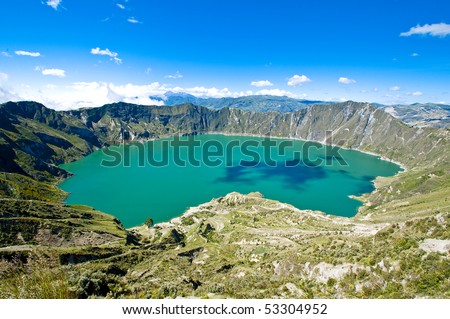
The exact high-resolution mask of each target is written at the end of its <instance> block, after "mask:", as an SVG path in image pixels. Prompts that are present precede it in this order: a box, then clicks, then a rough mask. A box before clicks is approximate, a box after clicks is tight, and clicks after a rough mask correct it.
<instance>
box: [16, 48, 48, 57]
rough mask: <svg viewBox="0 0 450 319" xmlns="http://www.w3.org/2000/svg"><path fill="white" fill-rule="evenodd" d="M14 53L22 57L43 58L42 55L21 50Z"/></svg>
mask: <svg viewBox="0 0 450 319" xmlns="http://www.w3.org/2000/svg"><path fill="white" fill-rule="evenodd" d="M14 53H15V54H16V55H22V56H31V57H34V58H35V57H38V56H41V54H40V53H39V52H29V51H23V50H19V51H14Z"/></svg>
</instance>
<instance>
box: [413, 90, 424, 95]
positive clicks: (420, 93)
mask: <svg viewBox="0 0 450 319" xmlns="http://www.w3.org/2000/svg"><path fill="white" fill-rule="evenodd" d="M412 95H413V96H422V95H423V93H422V92H420V91H416V92H413V93H412Z"/></svg>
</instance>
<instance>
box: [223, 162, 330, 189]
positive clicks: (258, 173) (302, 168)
mask: <svg viewBox="0 0 450 319" xmlns="http://www.w3.org/2000/svg"><path fill="white" fill-rule="evenodd" d="M285 164H286V162H278V163H277V165H276V166H269V165H266V164H264V163H259V162H250V161H246V162H242V165H235V166H230V167H226V168H225V176H224V177H220V178H217V179H216V180H215V182H217V183H245V184H251V185H254V184H256V183H257V182H258V180H268V179H274V178H275V179H279V178H281V179H282V181H283V183H285V184H286V187H289V188H292V189H297V190H301V189H304V186H303V184H304V183H306V182H308V181H311V180H317V179H323V178H325V177H326V175H327V172H326V169H325V168H324V167H322V166H306V165H305V164H302V163H301V162H300V161H299V162H297V163H294V162H293V161H292V163H289V165H290V166H287V165H285ZM294 164H295V165H294Z"/></svg>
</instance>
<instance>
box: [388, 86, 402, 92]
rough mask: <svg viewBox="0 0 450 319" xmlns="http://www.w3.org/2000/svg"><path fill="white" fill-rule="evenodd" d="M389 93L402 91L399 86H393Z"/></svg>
mask: <svg viewBox="0 0 450 319" xmlns="http://www.w3.org/2000/svg"><path fill="white" fill-rule="evenodd" d="M389 91H400V87H399V86H391V87H390V88H389Z"/></svg>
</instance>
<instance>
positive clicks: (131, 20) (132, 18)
mask: <svg viewBox="0 0 450 319" xmlns="http://www.w3.org/2000/svg"><path fill="white" fill-rule="evenodd" d="M127 21H128V22H130V23H142V22H141V21H139V20H137V19H135V18H134V17H130V18H128V20H127Z"/></svg>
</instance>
